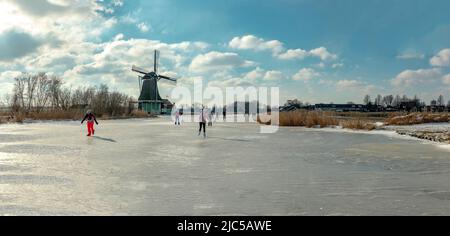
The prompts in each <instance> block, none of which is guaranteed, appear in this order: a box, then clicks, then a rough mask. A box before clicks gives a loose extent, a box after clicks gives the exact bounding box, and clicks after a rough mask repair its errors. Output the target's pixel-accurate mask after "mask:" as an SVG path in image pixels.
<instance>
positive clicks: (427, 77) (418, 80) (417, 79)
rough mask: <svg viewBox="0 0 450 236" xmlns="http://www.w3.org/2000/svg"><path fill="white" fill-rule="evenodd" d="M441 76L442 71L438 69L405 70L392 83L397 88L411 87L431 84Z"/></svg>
mask: <svg viewBox="0 0 450 236" xmlns="http://www.w3.org/2000/svg"><path fill="white" fill-rule="evenodd" d="M440 75H441V70H440V69H437V68H434V69H419V70H405V71H403V72H401V73H400V74H398V75H397V76H396V77H395V78H394V79H392V80H391V83H392V85H395V86H411V85H417V84H423V83H426V82H431V81H433V80H435V79H437V78H438V77H439V76H440Z"/></svg>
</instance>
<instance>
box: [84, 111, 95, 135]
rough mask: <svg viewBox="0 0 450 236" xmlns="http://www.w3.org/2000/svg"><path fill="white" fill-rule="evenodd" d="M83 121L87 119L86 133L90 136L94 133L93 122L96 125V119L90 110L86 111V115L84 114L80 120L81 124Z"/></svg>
mask: <svg viewBox="0 0 450 236" xmlns="http://www.w3.org/2000/svg"><path fill="white" fill-rule="evenodd" d="M84 121H87V129H88V135H87V136H91V135H94V134H95V130H94V122H95V123H96V124H97V125H98V122H97V119H96V118H95V115H94V114H92V111H88V112H87V113H86V115H85V116H84V118H83V120H82V121H81V124H83V123H84Z"/></svg>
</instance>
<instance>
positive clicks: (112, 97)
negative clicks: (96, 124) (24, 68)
mask: <svg viewBox="0 0 450 236" xmlns="http://www.w3.org/2000/svg"><path fill="white" fill-rule="evenodd" d="M12 92H13V93H12V95H8V96H7V97H6V99H5V101H6V103H7V106H8V107H10V108H11V109H12V110H13V111H15V112H25V113H29V112H38V113H39V112H43V111H58V110H63V111H67V110H71V109H80V110H82V109H91V110H93V111H94V112H95V113H97V114H99V115H104V114H107V115H111V116H115V115H121V114H124V113H127V112H131V110H132V108H131V104H132V98H131V97H129V96H128V95H126V94H123V93H119V92H110V91H109V88H108V86H107V85H105V84H102V85H100V86H98V87H79V88H76V89H72V88H70V87H66V86H64V82H63V80H62V79H61V78H60V77H58V76H55V75H48V74H46V73H39V74H33V75H32V74H23V75H21V76H20V77H17V78H15V79H14V89H13V91H12Z"/></svg>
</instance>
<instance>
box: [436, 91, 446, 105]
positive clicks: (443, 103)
mask: <svg viewBox="0 0 450 236" xmlns="http://www.w3.org/2000/svg"><path fill="white" fill-rule="evenodd" d="M437 105H438V106H445V100H444V96H442V94H441V95H439V98H438V100H437Z"/></svg>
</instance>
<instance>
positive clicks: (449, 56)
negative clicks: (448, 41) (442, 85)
mask: <svg viewBox="0 0 450 236" xmlns="http://www.w3.org/2000/svg"><path fill="white" fill-rule="evenodd" d="M430 64H431V65H432V66H439V67H450V49H449V48H447V49H443V50H442V51H440V52H439V53H438V54H437V55H436V56H434V57H433V58H431V59H430Z"/></svg>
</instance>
